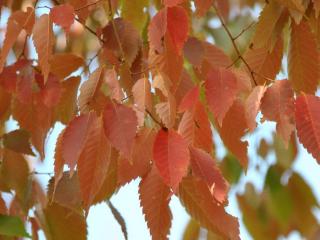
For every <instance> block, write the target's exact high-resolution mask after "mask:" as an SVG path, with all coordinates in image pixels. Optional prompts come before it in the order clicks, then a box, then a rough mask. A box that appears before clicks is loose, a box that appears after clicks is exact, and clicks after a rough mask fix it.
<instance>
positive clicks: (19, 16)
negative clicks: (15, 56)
mask: <svg viewBox="0 0 320 240" xmlns="http://www.w3.org/2000/svg"><path fill="white" fill-rule="evenodd" d="M34 21H35V14H34V9H33V8H31V7H28V8H27V12H23V11H16V12H14V13H12V14H11V16H10V17H9V19H8V23H7V30H6V35H5V39H4V41H3V46H2V49H1V55H0V72H2V69H3V65H4V64H5V62H6V58H7V56H8V53H9V51H10V49H11V48H12V46H13V45H14V43H15V41H16V40H17V38H18V36H19V34H20V32H21V31H22V29H25V30H26V32H27V34H28V35H31V33H32V28H33V25H34Z"/></svg>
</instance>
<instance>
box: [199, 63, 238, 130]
mask: <svg viewBox="0 0 320 240" xmlns="http://www.w3.org/2000/svg"><path fill="white" fill-rule="evenodd" d="M205 87H206V97H207V101H208V105H209V108H210V110H211V111H212V113H213V115H214V117H215V118H217V120H218V123H219V125H220V126H221V124H222V120H223V118H224V116H225V115H226V113H227V112H228V110H229V108H230V107H231V106H232V103H233V101H234V99H235V97H236V94H237V79H236V77H235V75H234V74H233V73H232V72H231V71H230V70H227V69H223V68H213V69H212V70H211V71H210V72H209V73H208V75H207V79H206V82H205ZM222 100H223V101H222Z"/></svg>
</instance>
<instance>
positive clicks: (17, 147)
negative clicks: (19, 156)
mask: <svg viewBox="0 0 320 240" xmlns="http://www.w3.org/2000/svg"><path fill="white" fill-rule="evenodd" d="M2 138H3V146H4V147H6V148H8V149H10V150H13V151H15V152H17V153H23V154H29V155H32V156H35V155H34V153H33V151H32V149H31V145H30V142H29V139H30V134H29V133H28V132H27V131H26V130H23V129H17V130H14V131H11V132H9V133H6V134H4V135H3V136H2Z"/></svg>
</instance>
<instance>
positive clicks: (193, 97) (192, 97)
mask: <svg viewBox="0 0 320 240" xmlns="http://www.w3.org/2000/svg"><path fill="white" fill-rule="evenodd" d="M199 95H200V91H199V87H194V88H192V89H191V90H190V91H189V92H187V94H186V95H185V96H184V97H183V99H182V100H181V102H180V105H179V112H184V111H186V110H189V109H191V108H193V107H194V106H195V104H196V103H197V102H198V99H199Z"/></svg>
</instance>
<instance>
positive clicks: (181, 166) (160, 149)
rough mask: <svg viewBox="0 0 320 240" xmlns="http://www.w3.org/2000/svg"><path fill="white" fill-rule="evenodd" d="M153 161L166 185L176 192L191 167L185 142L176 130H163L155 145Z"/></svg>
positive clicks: (159, 133)
mask: <svg viewBox="0 0 320 240" xmlns="http://www.w3.org/2000/svg"><path fill="white" fill-rule="evenodd" d="M153 159H154V161H155V164H156V166H157V168H158V170H159V174H160V176H161V177H162V178H163V181H164V183H165V184H167V185H168V186H170V187H172V189H173V191H176V190H177V188H178V186H179V183H180V181H181V179H182V178H183V176H184V175H185V174H186V173H187V168H188V165H189V159H190V155H189V151H188V146H187V144H186V142H185V140H184V139H183V138H182V137H181V136H180V135H179V134H178V133H176V132H175V131H174V130H163V129H161V130H160V131H159V132H158V134H157V136H156V139H155V142H154V145H153Z"/></svg>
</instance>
